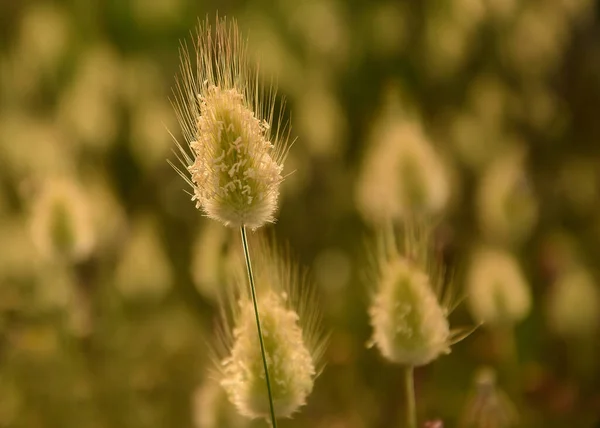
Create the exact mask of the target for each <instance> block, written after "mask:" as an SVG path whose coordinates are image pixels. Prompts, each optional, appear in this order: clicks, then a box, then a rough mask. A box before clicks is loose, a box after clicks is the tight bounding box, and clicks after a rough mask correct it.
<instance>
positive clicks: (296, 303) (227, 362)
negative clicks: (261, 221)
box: [220, 246, 323, 418]
mask: <svg viewBox="0 0 600 428" xmlns="http://www.w3.org/2000/svg"><path fill="white" fill-rule="evenodd" d="M259 249H260V251H259V252H258V253H255V254H256V255H257V257H254V259H255V261H256V263H255V267H256V269H255V278H256V283H257V284H258V285H259V287H260V288H259V289H258V290H257V293H258V307H259V313H260V319H261V327H262V333H263V342H264V346H265V352H266V356H267V365H268V368H269V379H270V382H271V391H272V394H273V404H274V407H275V414H276V416H277V417H278V418H287V417H291V416H292V415H293V414H294V413H295V412H296V411H298V409H299V408H300V407H301V406H303V405H304V404H306V399H307V397H308V395H309V394H310V393H311V391H312V388H313V384H314V380H315V378H316V377H317V375H318V373H319V371H320V368H319V363H320V356H321V354H322V350H323V340H322V336H321V335H320V334H319V331H318V316H317V315H316V313H315V312H314V310H315V309H314V307H315V306H314V302H312V301H311V300H312V299H311V298H310V295H307V294H306V290H307V289H306V288H305V287H306V285H307V284H305V283H303V282H302V281H298V279H297V278H298V277H297V273H296V270H295V269H293V268H291V267H290V266H289V264H288V262H287V261H285V260H284V261H282V260H281V259H277V258H276V257H277V256H275V255H274V253H270V254H269V253H268V251H267V250H266V247H264V246H259ZM265 251H267V252H265ZM240 276H241V275H240ZM239 279H240V280H242V281H240V282H241V287H240V286H238V287H237V288H238V290H239V292H238V293H237V294H238V296H239V297H238V299H237V303H236V304H235V305H234V307H233V308H232V309H233V314H232V315H233V319H232V322H231V324H232V328H230V329H229V331H224V336H225V337H224V339H225V343H224V344H225V347H226V354H225V356H224V358H222V359H221V361H220V372H221V385H222V386H223V387H224V389H225V391H226V392H227V395H228V397H229V399H230V401H231V402H232V403H233V404H234V405H235V406H236V408H237V410H238V412H239V413H240V414H242V415H244V416H246V417H249V418H262V417H264V418H267V417H268V416H269V414H270V413H269V412H270V411H269V398H268V392H267V387H266V382H265V374H264V369H263V362H262V357H261V351H260V344H259V339H258V333H257V329H256V320H255V315H254V308H253V305H252V301H251V299H250V297H249V296H248V292H247V288H246V285H245V278H243V277H242V276H241V277H240V278H239ZM240 282H238V283H240ZM225 330H227V323H226V326H225Z"/></svg>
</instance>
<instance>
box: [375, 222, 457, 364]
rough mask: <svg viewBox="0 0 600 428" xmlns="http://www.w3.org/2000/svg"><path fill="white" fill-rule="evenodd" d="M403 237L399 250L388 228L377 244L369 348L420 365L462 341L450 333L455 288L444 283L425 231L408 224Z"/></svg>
mask: <svg viewBox="0 0 600 428" xmlns="http://www.w3.org/2000/svg"><path fill="white" fill-rule="evenodd" d="M405 233H406V236H405V240H404V245H403V247H402V246H399V245H398V244H397V243H396V233H395V232H394V231H393V230H391V229H390V230H389V231H387V232H386V233H384V234H382V236H381V239H380V242H378V248H379V251H378V252H377V254H376V255H375V259H376V260H375V266H374V274H373V275H372V278H371V282H372V284H374V293H373V298H372V301H371V306H370V308H369V315H370V318H371V325H372V327H373V336H372V339H371V342H370V344H371V345H374V346H376V347H377V348H378V349H379V351H380V352H381V354H382V355H383V356H384V357H385V358H387V359H388V360H390V361H392V362H395V363H399V364H404V365H407V366H421V365H424V364H428V363H430V362H431V361H433V360H435V359H436V358H438V357H439V356H440V355H442V354H445V353H448V352H450V346H451V345H452V344H453V343H456V342H457V341H458V340H460V339H458V340H457V337H458V334H457V332H456V331H454V330H450V326H449V322H448V319H447V316H448V314H449V312H450V311H451V309H452V307H451V305H452V304H453V302H452V300H453V296H452V293H453V290H452V288H451V287H448V286H445V285H444V273H443V272H444V269H443V267H442V266H440V265H439V264H438V263H437V262H436V261H435V260H434V257H433V255H432V254H431V246H430V242H429V232H428V231H425V230H422V231H420V230H417V228H416V227H413V226H410V225H409V226H407V227H406V231H405Z"/></svg>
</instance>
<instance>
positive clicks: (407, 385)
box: [404, 366, 417, 428]
mask: <svg viewBox="0 0 600 428" xmlns="http://www.w3.org/2000/svg"><path fill="white" fill-rule="evenodd" d="M414 372H415V368H414V366H406V367H405V369H404V394H405V397H404V399H405V400H406V428H417V406H416V403H415V377H414Z"/></svg>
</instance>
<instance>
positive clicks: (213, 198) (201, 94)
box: [174, 19, 289, 229]
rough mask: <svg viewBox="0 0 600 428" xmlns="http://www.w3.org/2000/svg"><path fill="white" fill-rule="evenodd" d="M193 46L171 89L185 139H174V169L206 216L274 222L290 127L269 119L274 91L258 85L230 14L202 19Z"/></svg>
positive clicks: (228, 221)
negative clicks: (176, 154)
mask: <svg viewBox="0 0 600 428" xmlns="http://www.w3.org/2000/svg"><path fill="white" fill-rule="evenodd" d="M195 49H196V52H195V58H196V62H195V64H192V60H191V59H190V54H189V53H188V51H187V50H186V49H185V48H184V49H183V50H182V65H181V76H180V80H179V82H178V84H177V88H176V90H175V103H174V105H175V110H176V113H177V117H178V119H179V122H180V125H181V127H182V129H183V134H184V138H185V139H186V143H187V144H186V145H187V146H188V147H187V148H184V147H183V145H181V144H179V143H178V147H179V153H180V156H179V160H180V162H181V165H182V168H179V167H178V171H179V173H180V175H182V177H184V179H185V180H186V181H187V182H188V184H190V186H191V187H192V189H193V192H194V193H193V196H192V199H193V200H194V201H196V207H197V208H199V209H201V210H202V211H204V213H205V214H206V215H207V216H209V217H210V218H213V219H215V220H219V221H221V222H222V223H223V224H225V225H227V226H231V227H239V226H242V225H244V226H248V227H250V228H253V229H255V228H258V227H260V226H262V225H263V224H265V223H268V222H273V221H274V213H275V211H276V209H277V200H278V196H279V185H280V184H281V182H282V180H283V176H282V171H283V161H284V159H285V156H286V153H287V146H288V144H287V135H288V131H289V128H287V126H286V125H285V124H283V122H282V119H281V117H279V118H278V119H277V123H275V124H273V119H274V102H275V90H274V89H273V88H269V89H268V90H266V91H264V90H261V89H260V88H259V85H258V84H259V78H258V75H257V73H258V71H257V69H256V67H252V66H251V64H250V63H249V61H248V59H247V54H246V46H245V43H244V41H243V40H242V39H241V37H240V35H239V33H238V29H237V25H236V23H235V21H227V20H225V19H223V20H218V21H217V24H216V27H215V29H214V31H213V30H212V29H211V27H210V25H209V24H208V23H205V24H204V25H201V26H200V28H199V30H198V41H197V44H196V45H195ZM273 125H275V126H276V129H275V130H273V128H272V127H273Z"/></svg>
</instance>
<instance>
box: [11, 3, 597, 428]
mask: <svg viewBox="0 0 600 428" xmlns="http://www.w3.org/2000/svg"><path fill="white" fill-rule="evenodd" d="M217 11H218V14H219V16H230V17H235V18H236V19H237V20H238V23H239V26H240V28H241V30H242V32H243V33H244V34H245V35H247V36H248V41H249V47H250V51H251V53H252V54H253V55H255V57H256V59H257V61H260V67H261V71H262V72H263V73H264V74H265V76H276V80H277V82H278V87H279V92H280V94H281V96H284V97H285V98H286V99H287V103H288V104H287V106H288V108H287V114H288V115H289V118H290V120H291V124H292V134H293V136H294V137H297V141H296V143H295V145H294V146H293V148H292V149H291V152H290V156H289V158H288V160H287V163H286V171H287V172H290V171H294V173H293V174H291V175H290V176H289V177H288V178H287V179H286V181H285V182H284V184H283V187H282V196H281V200H280V212H279V215H278V222H277V223H276V224H275V225H273V226H269V228H268V229H269V232H270V233H273V234H275V235H276V236H277V239H278V240H279V241H281V242H287V243H288V244H289V246H290V248H291V249H292V252H293V253H294V254H295V255H296V256H297V258H298V259H299V261H300V264H301V265H303V266H306V267H308V268H309V270H310V274H311V277H312V279H313V282H314V283H315V285H316V288H317V294H318V296H319V303H320V307H321V309H322V311H323V314H324V318H323V328H324V329H325V330H327V331H329V332H331V342H330V345H329V348H328V351H327V353H326V355H325V360H326V364H327V366H326V368H325V370H324V372H323V374H322V376H321V377H320V378H319V379H318V380H317V383H316V386H315V390H314V392H313V394H312V395H311V396H310V398H309V402H308V405H307V407H306V408H304V409H303V411H302V412H301V413H300V414H299V415H298V416H297V417H296V418H294V419H293V420H291V421H282V423H281V426H284V427H288V426H289V427H300V426H308V425H309V424H311V425H312V426H315V427H328V428H332V427H333V428H363V427H364V428H367V427H368V428H372V427H382V428H383V427H390V426H400V421H401V420H402V419H401V413H402V412H403V408H402V399H401V395H402V394H401V392H400V391H401V378H402V372H401V370H400V368H398V367H395V366H392V365H390V364H388V363H386V362H385V361H384V360H383V359H382V358H381V356H380V355H378V353H377V352H376V350H374V349H367V347H366V343H367V341H368V339H369V337H370V334H371V332H370V327H369V322H368V316H367V306H368V304H369V293H368V284H367V286H366V285H365V280H364V277H365V275H364V271H365V269H366V264H367V262H366V258H365V245H364V243H365V237H367V236H369V235H370V234H371V233H372V232H373V227H372V224H373V222H374V221H376V220H377V219H378V217H379V216H382V215H384V214H385V215H392V216H394V217H396V218H402V217H403V216H404V215H406V213H408V212H411V213H414V212H417V213H419V215H423V216H431V217H432V218H434V219H435V221H436V222H437V223H438V224H439V227H438V234H437V235H438V236H437V238H438V239H437V241H439V242H438V245H439V247H440V253H441V255H442V257H443V258H444V260H446V261H447V262H448V263H449V264H450V267H451V268H452V270H453V272H454V274H455V277H456V278H455V280H456V282H457V284H459V286H461V287H464V289H465V290H470V291H469V293H467V294H468V296H467V298H466V299H465V303H464V304H461V305H460V306H459V307H458V308H457V309H456V311H455V312H454V313H453V314H452V316H451V321H452V324H454V325H469V324H473V323H476V322H478V321H479V319H480V318H482V319H483V318H485V319H486V324H485V325H484V326H482V327H481V328H479V329H478V330H477V331H476V332H475V333H474V334H473V335H471V336H470V337H468V338H467V339H465V340H464V341H463V342H461V343H459V344H457V345H456V346H454V347H453V352H452V353H451V354H450V355H448V356H444V357H442V358H441V359H440V360H439V361H436V362H435V363H434V364H432V365H431V366H428V367H425V368H423V369H420V370H418V371H417V375H416V376H417V379H416V380H417V397H418V406H419V408H418V412H419V416H420V419H421V420H423V421H425V420H436V419H440V420H442V421H443V422H444V427H455V426H456V427H466V426H478V427H484V426H486V427H498V428H501V427H508V426H521V427H545V428H551V427H557V428H558V427H565V426H571V427H574V428H575V427H593V426H597V425H594V424H598V423H600V364H599V363H598V361H599V357H600V330H599V328H598V327H600V288H599V286H598V283H599V281H600V270H599V268H598V267H599V266H600V251H599V250H600V146H599V143H598V142H599V141H600V126H599V124H600V121H598V118H599V117H600V22H599V12H598V4H597V2H594V1H592V0H527V1H517V0H423V1H419V0H410V1H392V0H377V1H368V0H348V1H343V0H306V1H297V2H294V1H287V0H272V1H266V0H249V1H235V0H231V1H224V2H219V1H216V0H214V1H191V0H152V1H150V0H63V1H43V0H29V1H11V0H0V24H1V25H0V428H3V427H23V428H34V427H57V428H58V427H60V428H67V427H78V428H87V427H90V428H91V427H94V428H99V427H128V428H134V427H180V428H183V427H195V428H210V427H217V426H218V427H236V426H244V424H245V422H244V421H241V420H239V419H238V418H235V417H233V416H232V414H233V410H232V409H231V408H230V407H228V406H227V403H226V402H225V398H224V396H223V394H222V393H221V392H219V390H218V389H215V388H214V385H212V384H211V383H210V381H209V380H208V377H207V367H208V365H209V355H208V351H207V349H208V348H207V346H208V345H207V342H210V341H211V338H212V332H213V328H214V320H215V317H216V316H217V313H218V304H217V298H216V296H217V291H218V289H219V287H221V286H222V283H223V281H224V279H223V278H224V276H225V274H226V271H227V265H226V254H227V253H228V252H230V251H232V247H235V249H234V250H233V251H237V250H238V246H236V245H232V242H233V243H234V244H236V243H238V241H236V239H237V236H236V233H235V232H233V231H230V230H228V229H225V228H224V227H222V226H221V225H219V224H216V223H215V222H211V221H210V220H208V219H206V218H204V217H202V215H201V213H200V212H199V211H198V210H196V209H195V208H194V205H193V203H192V202H191V201H190V197H189V195H188V194H186V193H185V192H184V188H185V183H184V182H183V180H181V178H180V177H179V176H178V175H177V174H176V173H175V171H173V169H172V168H171V167H170V166H169V165H168V164H167V162H166V159H174V155H173V154H172V153H171V150H172V149H173V148H174V143H173V140H172V137H171V135H170V132H171V133H173V134H174V135H175V136H176V137H178V138H179V136H180V131H179V125H178V124H177V121H176V119H175V114H174V112H173V109H172V107H171V104H170V101H169V99H170V97H171V88H172V87H173V86H174V84H175V75H176V73H177V70H178V67H179V53H178V49H179V46H180V42H181V41H184V40H188V41H189V40H190V37H191V33H192V31H193V30H194V27H195V26H196V24H197V22H198V19H204V18H205V17H206V16H208V17H209V18H213V17H215V16H216V14H217ZM437 241H436V242H437ZM494 257H496V258H494ZM481 260H485V262H487V264H483V263H484V262H483V261H482V262H480V261H481ZM490 260H491V261H490ZM479 263H481V264H479ZM513 270H514V271H515V273H514V274H513V273H512V271H513ZM507 271H508V272H509V273H507ZM474 278H475V279H474ZM486 281H487V282H489V283H490V284H489V287H490V288H489V289H485V290H483V291H482V292H481V293H478V292H477V289H478V287H483V286H484V285H481V284H484V283H486ZM498 284H502V285H498ZM486 286H487V285H486ZM494 287H496V288H494ZM511 287H515V288H511ZM515 290H516V291H515ZM522 290H525V291H522ZM478 295H481V296H483V297H482V298H481V299H482V300H480V301H478V300H476V298H475V297H474V296H478ZM522 296H524V297H522ZM487 298H489V300H490V301H489V302H487V301H484V300H485V299H487ZM498 302H500V303H498ZM486 305H487V306H486ZM494 305H496V306H494ZM491 307H493V308H497V307H502V308H506V311H505V312H503V313H501V314H498V313H496V312H493V311H494V309H490V308H491ZM507 320H508V321H507ZM482 367H492V368H493V369H494V371H495V372H496V373H497V374H498V376H497V379H496V380H495V381H494V382H492V381H490V380H489V378H488V377H484V379H485V382H483V383H482V381H481V379H482V376H481V373H482V372H481V368H482ZM484 373H489V372H486V371H484ZM482 385H483V386H482ZM490 390H493V394H492V395H493V397H495V399H496V400H495V401H494V403H496V404H489V401H490V400H489V396H490V394H488V392H489V391H490ZM501 390H502V391H501ZM486 394H488V395H486ZM498 397H501V398H498ZM486 400H487V401H486ZM492 401H493V400H492ZM482 403H483V404H482ZM482 409H483V410H482ZM474 415H475V416H474ZM515 415H518V422H515V421H516V420H517V416H515ZM485 422H488V423H489V425H484V423H485ZM252 426H265V423H264V422H262V421H257V422H253V423H252Z"/></svg>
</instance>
